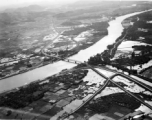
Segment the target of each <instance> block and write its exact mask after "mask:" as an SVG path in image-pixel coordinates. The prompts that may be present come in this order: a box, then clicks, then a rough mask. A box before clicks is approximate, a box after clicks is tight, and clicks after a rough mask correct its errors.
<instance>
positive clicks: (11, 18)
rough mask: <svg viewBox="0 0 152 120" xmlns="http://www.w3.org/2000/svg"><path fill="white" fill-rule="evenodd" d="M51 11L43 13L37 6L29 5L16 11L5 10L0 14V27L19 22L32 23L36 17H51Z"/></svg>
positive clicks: (42, 9) (41, 8)
mask: <svg viewBox="0 0 152 120" xmlns="http://www.w3.org/2000/svg"><path fill="white" fill-rule="evenodd" d="M51 14H52V12H51V11H44V8H43V7H41V6H38V5H30V6H28V7H22V8H17V9H7V10H5V11H4V12H3V13H0V27H5V26H7V25H12V24H16V23H19V22H32V21H35V19H36V18H38V17H46V16H47V15H51Z"/></svg>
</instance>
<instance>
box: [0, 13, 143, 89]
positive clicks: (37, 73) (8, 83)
mask: <svg viewBox="0 0 152 120" xmlns="http://www.w3.org/2000/svg"><path fill="white" fill-rule="evenodd" d="M142 12H145V11H142ZM142 12H135V13H131V14H127V15H124V16H120V17H117V18H116V19H115V20H112V21H110V22H109V27H108V35H107V36H105V37H103V38H102V39H101V40H99V41H98V42H97V43H95V44H94V45H92V46H91V47H89V48H87V49H85V50H81V51H80V52H79V53H78V54H76V55H74V56H72V57H70V59H75V60H78V61H87V60H88V58H90V57H91V56H93V55H96V54H97V53H101V52H103V51H104V50H105V49H106V48H107V46H108V45H109V44H112V43H114V42H115V40H116V39H117V38H118V37H119V36H120V35H121V34H122V31H123V27H122V24H121V22H122V21H123V20H124V19H126V18H128V17H131V16H134V15H137V14H140V13H142ZM74 66H75V64H72V63H67V62H63V61H59V62H56V63H53V64H49V65H46V66H43V67H40V68H37V69H34V70H32V71H29V72H26V73H23V74H19V75H16V76H13V77H9V78H6V79H3V80H0V92H3V91H7V90H11V89H13V88H16V87H20V86H22V85H24V84H26V83H30V82H32V81H36V80H40V79H43V78H46V77H48V76H51V75H53V74H56V73H58V72H60V71H61V70H63V69H68V68H72V67H74Z"/></svg>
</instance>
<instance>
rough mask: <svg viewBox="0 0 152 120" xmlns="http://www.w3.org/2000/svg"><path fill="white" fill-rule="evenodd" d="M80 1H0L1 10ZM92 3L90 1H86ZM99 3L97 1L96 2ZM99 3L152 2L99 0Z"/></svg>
mask: <svg viewBox="0 0 152 120" xmlns="http://www.w3.org/2000/svg"><path fill="white" fill-rule="evenodd" d="M76 1H80V0H0V9H7V8H15V7H23V6H28V5H33V4H37V5H42V6H44V5H64V4H69V3H73V2H76ZM85 1H90V0H85ZM95 1H97V0H95ZM99 1H152V0H99Z"/></svg>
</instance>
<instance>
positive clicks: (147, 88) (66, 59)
mask: <svg viewBox="0 0 152 120" xmlns="http://www.w3.org/2000/svg"><path fill="white" fill-rule="evenodd" d="M59 35H60V34H59V33H58V35H57V36H56V37H55V38H54V40H55V39H57V38H58V36H59ZM125 36H126V35H125ZM125 36H124V37H125ZM124 37H123V38H122V39H121V40H123V39H124ZM45 48H47V46H46V47H44V48H43V49H42V54H44V55H46V56H48V57H54V56H52V55H48V54H46V53H45V52H44V49H45ZM55 57H56V58H58V59H60V60H62V61H65V62H69V63H74V64H81V63H83V62H81V61H77V60H73V59H68V58H65V59H64V58H60V57H57V56H55ZM84 64H86V66H87V68H90V69H92V70H93V71H94V72H96V73H97V74H98V75H100V76H101V77H104V78H105V79H106V82H105V84H104V85H103V86H101V87H100V88H99V89H98V90H97V91H96V92H95V93H94V94H93V95H92V96H91V97H89V98H88V99H87V100H86V101H85V102H84V103H83V104H81V105H80V106H79V107H78V108H76V109H75V110H74V111H72V112H71V113H68V114H67V115H66V116H64V118H65V117H68V116H69V115H71V114H73V113H75V112H76V111H78V110H79V109H80V108H81V107H83V106H84V105H85V104H87V103H88V102H89V101H90V100H92V99H93V98H94V97H95V96H96V95H97V94H99V93H100V92H102V90H104V88H105V87H106V86H107V85H108V83H109V82H112V83H113V84H115V85H116V86H117V87H118V88H120V89H121V90H123V91H124V92H126V93H127V94H129V95H130V96H132V97H134V98H135V99H136V100H137V101H139V102H141V103H142V104H143V105H145V106H146V107H148V108H149V109H151V110H152V106H150V105H149V104H147V103H146V102H145V101H143V100H141V99H140V98H138V97H137V96H135V95H134V94H133V93H131V92H129V91H128V90H126V89H124V88H123V87H121V86H120V85H119V84H117V83H116V82H114V81H113V80H112V78H114V77H115V76H118V75H119V76H122V77H125V78H127V79H129V80H130V81H132V82H135V83H136V84H138V85H140V86H142V87H143V88H145V89H146V90H148V91H150V92H152V90H151V88H149V87H147V85H144V84H143V83H141V82H139V81H138V80H136V79H134V78H132V77H130V76H127V75H125V74H123V73H120V72H116V71H115V74H114V75H113V76H111V77H110V78H107V77H106V76H105V75H103V74H102V73H100V72H99V71H98V70H96V69H95V67H94V66H91V65H89V64H87V63H86V62H84ZM100 68H102V67H100ZM103 69H105V70H107V71H108V70H109V69H106V68H103ZM109 71H113V70H109ZM113 72H114V71H113Z"/></svg>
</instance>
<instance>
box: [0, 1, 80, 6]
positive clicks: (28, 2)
mask: <svg viewBox="0 0 152 120" xmlns="http://www.w3.org/2000/svg"><path fill="white" fill-rule="evenodd" d="M75 1H77V0H0V7H8V6H17V5H29V4H40V3H41V4H45V3H48V2H49V3H50V4H65V3H71V2H75Z"/></svg>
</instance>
